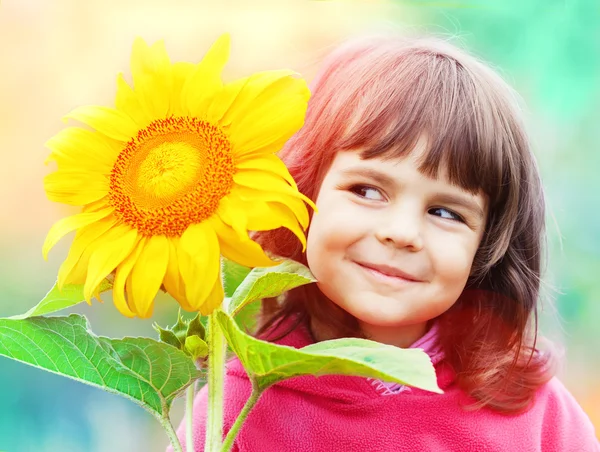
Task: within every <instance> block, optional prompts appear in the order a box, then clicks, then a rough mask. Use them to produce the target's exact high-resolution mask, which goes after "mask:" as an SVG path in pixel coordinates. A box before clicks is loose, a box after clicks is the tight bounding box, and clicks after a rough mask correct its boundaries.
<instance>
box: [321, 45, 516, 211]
mask: <svg viewBox="0 0 600 452" xmlns="http://www.w3.org/2000/svg"><path fill="white" fill-rule="evenodd" d="M386 42H387V45H386ZM349 49H350V50H352V51H348V49H346V50H345V49H344V48H342V50H341V54H340V55H337V57H336V58H337V61H338V64H337V65H335V66H334V67H332V68H331V71H332V73H335V77H331V80H343V81H344V83H343V84H342V85H340V84H336V85H335V86H334V85H333V84H332V86H327V84H328V81H329V77H327V75H324V77H323V79H322V80H321V81H320V82H321V83H322V85H321V86H320V87H319V89H320V90H324V88H325V91H329V92H330V93H331V94H333V96H332V99H333V100H332V101H331V102H329V103H328V104H327V105H325V106H324V109H323V111H322V114H321V115H320V119H321V121H322V123H321V124H320V126H321V127H323V128H325V127H327V128H328V129H329V130H330V131H331V132H332V133H331V135H330V143H329V145H328V148H329V149H332V150H333V151H338V150H353V149H363V152H362V154H361V155H362V157H363V158H365V159H370V158H374V157H380V158H386V159H387V158H389V159H392V158H398V157H403V156H406V155H407V154H408V153H410V152H411V151H412V150H413V149H414V148H415V146H416V144H417V142H418V141H419V140H420V139H424V140H425V143H426V150H425V153H424V158H423V160H422V164H421V167H420V170H421V171H422V172H423V173H424V174H426V175H428V176H430V177H434V178H437V177H439V172H440V170H442V169H445V170H446V171H447V175H448V178H449V181H450V183H452V184H454V185H457V186H459V187H461V188H463V189H465V190H467V191H470V192H473V193H476V192H478V191H480V190H482V191H483V192H484V193H486V194H487V195H488V197H489V199H490V202H491V203H493V204H494V203H496V202H499V201H500V200H501V199H502V198H504V197H505V194H504V193H503V192H502V187H504V186H506V185H507V183H508V182H509V181H507V180H504V175H505V174H506V171H504V170H505V166H506V165H507V164H508V163H507V162H508V160H510V159H511V154H513V153H514V152H513V151H514V149H515V147H517V146H526V139H525V137H523V136H519V135H522V128H521V127H520V125H518V124H512V123H511V122H514V121H515V119H514V118H515V117H517V116H518V115H517V114H516V110H517V109H518V104H517V102H516V97H515V96H514V93H513V92H512V90H510V88H508V86H506V85H505V84H504V83H494V82H495V80H493V79H494V78H495V79H499V80H501V79H500V78H499V77H498V76H497V75H496V74H495V73H494V72H493V71H491V70H488V69H487V68H486V67H485V66H483V65H482V64H480V63H479V62H478V61H477V60H475V59H474V58H473V57H470V56H468V55H466V54H461V55H460V60H461V61H463V60H464V59H465V58H468V59H471V60H472V66H473V67H470V69H469V70H467V69H466V68H465V67H464V66H463V65H462V64H460V63H459V62H458V60H459V59H458V58H454V57H453V54H455V53H457V52H460V51H459V50H458V49H456V48H454V47H453V46H449V45H448V46H447V48H446V43H444V42H443V41H437V40H436V41H433V42H431V43H427V42H425V44H424V43H423V41H421V42H420V44H419V46H418V47H411V46H406V47H403V48H401V50H400V51H399V49H398V45H397V43H392V45H390V43H389V41H381V42H377V41H373V42H372V44H371V45H364V44H363V46H362V47H360V48H356V47H350V48H349ZM340 60H341V61H340ZM473 68H474V69H475V71H474V70H473ZM478 71H480V72H481V73H478ZM502 90H504V92H500V91H502ZM513 101H514V102H513Z"/></svg>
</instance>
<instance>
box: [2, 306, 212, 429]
mask: <svg viewBox="0 0 600 452" xmlns="http://www.w3.org/2000/svg"><path fill="white" fill-rule="evenodd" d="M0 355H2V356H6V357H8V358H11V359H14V360H17V361H21V362H23V363H26V364H30V365H32V366H34V367H38V368H40V369H44V370H47V371H50V372H53V373H56V374H59V375H63V376H65V377H68V378H72V379H74V380H77V381H80V382H82V383H86V384H89V385H92V386H96V387H99V388H101V389H103V390H105V391H108V392H112V393H115V394H120V395H122V396H124V397H126V398H128V399H131V400H133V401H134V402H136V403H137V404H139V405H141V406H142V407H143V408H145V409H146V410H148V411H149V412H150V413H152V414H153V415H154V416H156V417H158V418H159V419H165V418H166V416H167V415H168V412H169V408H170V406H171V403H172V401H173V399H174V398H175V397H176V396H177V395H178V394H179V393H180V392H182V391H183V390H185V389H186V388H187V386H189V385H190V384H191V383H193V382H194V381H195V380H196V379H197V378H199V377H200V375H201V374H200V372H199V371H198V370H197V369H196V367H195V366H194V363H193V361H192V360H191V359H190V358H189V357H188V356H187V355H186V354H185V353H183V352H182V351H180V350H177V349H176V348H175V347H171V346H170V345H167V344H163V343H161V342H158V341H155V340H153V339H149V338H142V337H139V338H131V337H129V338H124V339H111V338H106V337H99V336H96V335H94V334H93V333H92V332H91V331H90V329H89V325H88V322H87V319H86V318H85V317H83V316H80V315H77V314H71V315H69V316H67V317H32V318H29V319H24V320H14V319H0Z"/></svg>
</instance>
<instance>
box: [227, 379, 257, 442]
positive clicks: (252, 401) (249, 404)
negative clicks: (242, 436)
mask: <svg viewBox="0 0 600 452" xmlns="http://www.w3.org/2000/svg"><path fill="white" fill-rule="evenodd" d="M250 380H251V381H252V393H251V394H250V397H249V398H248V400H247V401H246V404H245V405H244V408H242V411H240V414H239V415H238V417H237V419H236V420H235V422H234V424H233V426H232V427H231V430H229V433H227V437H226V438H225V442H224V443H223V449H221V452H229V451H230V450H231V448H232V447H233V442H234V441H235V438H236V436H237V434H238V431H239V430H240V428H241V427H242V425H243V424H244V421H245V420H246V418H247V417H248V414H249V413H250V410H252V408H254V405H256V402H258V399H259V398H260V396H261V394H262V393H263V390H261V389H258V387H257V385H256V383H255V381H254V379H253V378H251V379H250Z"/></svg>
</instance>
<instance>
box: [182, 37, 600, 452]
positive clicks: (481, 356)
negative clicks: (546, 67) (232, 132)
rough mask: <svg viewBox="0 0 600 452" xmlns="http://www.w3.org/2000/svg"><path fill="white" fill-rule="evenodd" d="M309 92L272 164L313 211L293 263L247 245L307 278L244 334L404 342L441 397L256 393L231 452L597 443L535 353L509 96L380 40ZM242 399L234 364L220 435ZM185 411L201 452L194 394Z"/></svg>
mask: <svg viewBox="0 0 600 452" xmlns="http://www.w3.org/2000/svg"><path fill="white" fill-rule="evenodd" d="M312 91H313V95H312V98H311V100H310V102H309V108H308V112H307V116H306V122H305V125H304V127H303V128H302V129H301V130H300V131H299V132H298V133H297V134H296V136H295V137H293V138H292V139H291V140H290V141H289V142H288V144H287V146H286V148H285V149H284V150H283V151H282V154H281V157H282V159H283V160H284V161H285V163H286V164H287V165H288V167H289V169H290V172H291V173H292V175H293V176H294V178H295V180H296V181H297V183H298V186H299V189H300V191H302V192H303V193H305V194H306V195H307V196H309V197H310V198H311V199H313V200H315V202H316V204H317V207H318V209H319V213H318V214H314V215H313V218H312V219H311V224H310V229H309V232H308V245H307V250H306V253H305V254H304V253H303V252H302V249H301V246H300V245H299V243H298V242H297V240H296V239H295V238H294V237H293V235H291V234H290V233H288V231H287V230H276V231H271V232H268V233H263V234H262V235H260V236H259V237H258V238H257V240H259V241H260V243H261V244H262V245H263V246H264V247H265V249H267V250H268V251H270V252H271V253H273V254H275V255H278V256H283V257H288V258H291V259H295V260H298V261H300V262H303V263H305V264H307V265H308V266H309V267H310V269H311V271H312V272H313V274H314V275H315V277H316V278H317V280H318V283H317V284H314V285H309V286H304V287H300V288H297V289H295V290H292V291H290V292H289V293H287V294H286V295H285V296H284V297H282V299H281V300H265V301H264V303H263V324H262V327H261V328H260V330H259V331H258V332H257V334H258V335H259V336H261V337H263V338H266V339H268V340H271V341H275V342H277V343H280V344H284V345H289V346H294V347H302V346H305V345H308V344H310V343H313V342H315V341H321V340H326V339H332V338H339V337H364V338H368V339H372V340H375V341H379V342H382V343H386V344H392V345H396V346H399V347H419V348H422V349H424V350H425V351H426V352H427V353H428V354H429V355H430V357H431V360H432V362H433V363H434V366H435V369H436V373H437V378H438V385H439V386H440V388H441V389H442V390H443V391H444V394H441V395H440V394H434V393H429V392H427V391H422V390H418V389H414V388H407V387H402V386H401V385H395V384H388V383H386V382H381V381H372V380H368V379H364V378H360V377H347V376H325V377H319V378H315V377H299V378H295V379H292V380H288V381H285V382H283V383H280V384H278V385H276V386H274V387H272V388H270V389H269V390H267V391H266V392H265V393H264V394H263V396H262V397H261V399H260V401H259V402H258V404H257V405H256V407H255V408H254V410H253V411H252V412H251V414H250V415H249V417H248V419H247V420H246V423H245V424H244V426H243V427H242V429H241V432H240V434H239V436H238V439H237V441H236V446H235V448H236V449H235V450H238V451H327V452H331V451H361V452H366V451H396V450H398V451H418V452H423V451H449V450H452V451H545V452H549V451H574V452H575V451H577V452H583V451H590V452H591V451H598V450H600V446H599V445H598V441H597V440H596V439H595V433H594V428H593V426H592V424H591V422H590V421H589V419H588V418H587V417H586V415H585V414H584V412H583V411H582V409H581V408H580V407H579V406H578V405H577V403H576V402H575V400H574V399H573V397H572V396H571V395H570V394H569V392H568V391H567V390H566V389H565V387H564V386H563V385H562V384H561V383H560V382H559V381H558V380H557V379H556V378H554V377H553V374H554V371H555V359H554V356H553V355H552V354H551V353H550V352H540V351H539V350H538V348H537V342H536V335H537V304H538V295H539V288H540V271H541V266H542V265H541V264H542V258H541V256H542V254H541V253H542V244H543V240H544V238H543V237H544V198H543V193H542V187H541V184H540V178H539V174H538V169H537V167H536V163H535V160H534V157H533V155H532V153H531V150H530V148H529V144H528V140H527V136H526V133H525V130H524V127H523V124H522V122H521V118H520V112H519V107H518V105H517V100H516V96H515V94H514V92H513V91H512V90H511V89H510V88H509V87H508V86H507V85H506V83H505V82H504V81H503V80H502V79H501V78H500V77H499V76H498V75H497V74H495V73H494V72H493V71H492V70H491V69H490V68H488V67H487V66H485V65H484V64H482V63H481V62H479V61H478V60H476V59H475V58H473V57H472V56H469V55H467V54H466V53H464V52H462V51H460V50H458V49H457V48H455V47H453V46H452V45H450V44H448V43H446V42H444V41H441V40H435V39H423V40H410V39H405V38H401V37H398V36H384V37H377V38H363V39H359V40H355V41H352V42H350V43H348V44H346V45H344V46H342V47H341V48H340V49H338V50H337V51H336V52H334V53H333V55H332V56H331V57H330V58H329V59H328V60H327V61H326V63H325V64H324V67H323V69H322V71H321V73H320V75H319V76H318V77H317V78H316V80H315V82H314V86H313V90H312ZM249 395H250V382H249V381H248V379H247V378H246V374H245V372H244V370H243V368H242V367H241V365H240V363H239V361H237V359H234V360H233V361H231V362H230V363H229V365H228V376H227V380H226V383H225V429H226V431H227V430H228V429H229V428H230V427H231V425H232V423H233V421H234V420H235V418H236V416H237V414H238V413H239V411H240V410H241V408H242V406H243V405H244V403H245V401H246V400H247V398H248V397H249ZM195 413H196V414H195V419H194V438H195V444H196V450H203V445H204V427H205V426H204V423H205V416H206V414H205V413H206V391H205V390H203V391H201V392H200V393H199V394H198V396H197V399H196V403H195ZM184 428H185V426H184V424H183V423H182V425H181V427H180V429H179V435H180V437H181V438H182V439H183V438H185V431H184Z"/></svg>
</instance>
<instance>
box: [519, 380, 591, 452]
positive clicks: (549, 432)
mask: <svg viewBox="0 0 600 452" xmlns="http://www.w3.org/2000/svg"><path fill="white" fill-rule="evenodd" d="M525 415H526V416H527V417H528V418H530V419H531V421H530V422H533V423H535V424H537V425H538V426H539V434H540V442H541V444H542V445H547V447H543V448H542V450H556V451H562V450H569V451H570V450H578V451H590V452H597V451H600V443H599V442H598V438H597V436H596V432H595V429H594V425H593V424H592V421H591V420H590V418H589V417H588V415H587V414H586V413H585V411H584V410H583V408H582V407H581V406H580V405H579V403H578V402H577V400H575V397H573V395H572V394H571V393H570V392H569V390H568V389H567V388H566V387H565V385H564V384H563V383H562V382H561V381H560V379H559V378H558V377H553V378H552V379H551V380H550V381H548V382H547V383H546V384H544V385H542V386H541V387H540V388H539V389H538V391H537V392H536V395H535V399H534V401H533V404H532V406H531V408H530V409H529V411H528V412H527V413H525Z"/></svg>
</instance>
